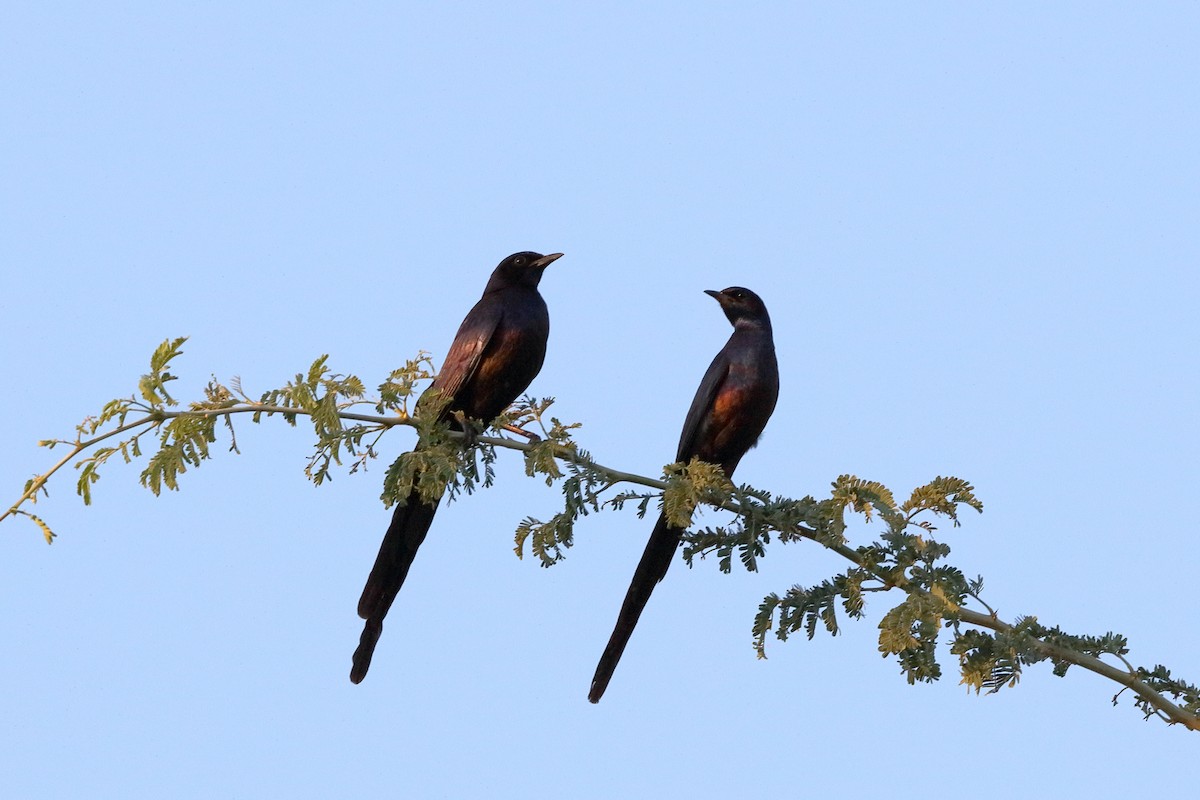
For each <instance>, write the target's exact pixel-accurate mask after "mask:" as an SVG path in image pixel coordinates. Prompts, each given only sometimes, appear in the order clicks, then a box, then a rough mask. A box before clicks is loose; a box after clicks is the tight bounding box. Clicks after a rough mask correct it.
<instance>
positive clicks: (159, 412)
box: [0, 401, 1200, 731]
mask: <svg viewBox="0 0 1200 800" xmlns="http://www.w3.org/2000/svg"><path fill="white" fill-rule="evenodd" d="M251 413H257V414H282V415H293V416H295V415H304V416H312V412H311V411H309V410H306V409H302V408H295V407H288V406H279V405H270V404H264V403H256V402H253V401H247V402H242V403H238V404H237V405H233V406H228V407H225V408H215V409H204V408H199V409H190V410H186V411H167V410H165V409H162V408H157V407H155V408H151V409H149V410H148V412H147V413H146V414H145V415H144V416H142V417H140V418H139V419H136V420H134V421H133V422H127V423H124V424H122V425H120V426H118V427H116V428H114V429H113V430H111V431H108V432H106V433H103V434H100V435H98V436H94V437H91V438H87V439H84V438H81V437H80V438H76V440H75V441H74V442H66V441H61V442H55V443H63V444H67V443H69V444H71V445H72V447H71V451H70V452H69V453H67V455H66V456H64V457H63V458H62V459H60V460H59V461H58V462H57V463H56V464H54V466H52V467H51V468H50V469H49V470H48V471H47V472H46V473H45V474H43V475H38V476H35V477H34V479H33V480H32V481H31V482H30V484H29V486H28V487H27V488H26V490H25V492H24V493H22V495H21V496H20V497H19V498H18V499H17V501H16V502H15V503H14V504H13V505H12V507H10V508H9V509H8V510H7V511H5V512H4V513H3V514H0V520H3V519H5V518H6V517H8V516H11V515H14V514H25V515H28V516H32V515H31V514H29V513H28V512H26V511H24V510H22V509H21V508H20V507H21V506H22V505H24V504H25V503H26V502H30V501H32V502H36V496H37V494H38V492H40V491H42V490H43V489H44V487H45V485H46V483H47V481H48V480H49V479H50V477H51V476H53V475H54V474H55V473H57V472H58V471H59V470H61V469H62V468H63V467H64V466H66V465H67V464H68V463H69V462H70V461H71V459H73V458H75V457H76V456H78V455H80V454H81V453H83V452H85V451H86V450H88V449H90V448H92V447H94V446H96V445H97V444H100V443H101V442H104V441H106V440H108V439H111V438H112V437H114V436H119V435H121V434H123V433H127V432H129V431H132V430H136V429H138V428H142V427H145V428H146V429H147V430H153V429H155V428H157V427H159V426H161V425H162V424H163V423H164V422H165V421H167V420H170V419H174V418H179V417H194V418H195V417H199V418H214V417H231V416H232V415H234V414H251ZM337 416H338V417H339V418H340V419H344V420H349V421H353V422H357V423H365V424H368V425H374V426H378V427H379V428H380V429H389V428H393V427H395V426H398V425H408V426H410V427H415V426H416V422H415V421H414V420H413V418H412V417H410V416H408V415H402V416H380V415H374V414H360V413H357V412H352V411H347V410H345V408H342V409H339V410H338V411H337ZM446 436H447V437H449V438H452V439H465V438H466V434H464V433H463V432H461V431H447V432H446ZM473 441H475V442H477V443H480V444H484V445H488V446H491V447H502V448H506V449H509V450H517V451H520V452H522V453H528V452H529V451H531V450H533V449H534V448H535V447H539V446H544V443H542V442H541V441H539V440H536V439H531V440H530V441H516V440H514V439H508V438H504V437H500V436H475V437H473ZM551 452H552V455H553V456H554V458H555V459H557V460H559V461H561V462H563V463H566V464H572V465H575V466H577V467H580V468H584V469H587V470H590V471H593V472H596V473H600V474H603V475H604V476H606V478H607V480H608V482H607V484H606V486H605V487H604V488H606V489H607V488H609V487H611V486H612V485H614V484H617V483H628V484H635V485H638V486H644V487H647V488H650V489H655V490H659V491H662V490H665V489H666V488H667V485H668V484H667V482H666V481H664V480H661V479H657V478H651V477H647V476H645V475H640V474H637V473H633V472H626V471H623V470H618V469H614V468H612V467H608V466H605V465H603V464H600V463H599V462H597V461H594V460H592V459H590V458H588V457H585V456H584V455H582V454H581V453H580V451H579V450H578V449H576V448H575V447H574V446H568V445H563V444H559V443H557V442H555V443H553V444H552V445H551ZM718 505H719V507H720V508H723V509H726V510H729V511H731V512H734V513H736V514H740V515H743V516H744V515H745V514H746V513H747V509H746V507H744V506H743V504H742V503H741V502H738V501H737V500H735V499H733V498H732V497H731V498H729V499H727V500H725V501H724V502H721V503H719V504H718ZM784 533H789V534H793V535H797V536H799V537H803V538H805V539H809V540H811V541H814V542H816V543H817V544H819V545H821V546H822V547H825V548H827V549H829V550H832V551H833V552H835V553H837V554H838V555H840V556H842V557H843V558H845V559H846V560H847V561H850V562H851V563H853V564H855V565H856V566H858V567H859V568H861V569H864V570H866V571H867V572H868V573H869V574H871V575H872V576H873V577H874V578H876V579H877V580H879V581H881V582H882V584H883V586H882V587H880V588H881V589H882V590H889V589H892V588H897V589H900V590H902V591H904V592H906V593H908V594H910V595H914V596H918V597H921V598H923V599H937V600H938V601H939V602H942V603H943V604H945V605H946V614H945V616H946V617H947V618H950V619H954V620H958V621H961V622H964V623H966V624H968V625H972V626H975V627H977V628H986V629H989V630H992V631H996V632H1000V633H1006V634H1013V633H1016V632H1017V629H1016V628H1015V626H1013V625H1012V624H1011V623H1008V622H1005V621H1004V620H1001V619H1000V618H999V617H998V615H996V614H995V613H994V612H993V613H989V614H983V613H980V612H978V611H972V610H970V609H966V608H962V607H956V606H953V605H952V604H946V601H945V600H944V598H935V596H934V595H933V594H931V593H930V592H927V591H926V590H924V589H922V588H920V587H918V586H915V585H913V584H912V583H911V582H910V581H909V580H908V579H907V578H906V577H905V576H904V575H903V574H901V573H898V572H897V571H882V570H879V569H876V568H874V567H873V566H872V565H870V564H868V563H866V562H865V561H864V559H863V558H862V557H861V556H860V555H859V553H858V552H856V551H855V550H853V549H852V548H850V547H848V546H846V545H844V544H839V543H836V542H830V541H828V540H827V539H822V538H820V537H818V536H817V533H816V531H814V530H812V529H810V528H807V527H805V526H802V525H797V526H795V527H794V528H793V529H792V530H790V531H785V532H784ZM977 599H978V598H977ZM980 602H982V601H980ZM985 605H986V604H985ZM989 611H990V608H989ZM1028 638H1029V642H1030V646H1031V647H1032V648H1033V649H1034V650H1036V651H1038V652H1039V653H1041V654H1042V655H1044V656H1045V657H1047V658H1049V659H1052V660H1054V661H1060V662H1066V663H1069V664H1073V665H1076V666H1079V667H1082V668H1083V669H1086V670H1089V671H1091V672H1094V673H1096V674H1097V675H1101V676H1103V677H1105V678H1108V679H1109V680H1111V681H1114V682H1115V683H1118V684H1120V685H1121V686H1123V687H1126V688H1128V689H1130V690H1132V691H1133V692H1134V693H1135V694H1137V695H1138V696H1139V697H1140V698H1142V699H1143V700H1145V701H1146V702H1147V703H1149V704H1150V705H1151V706H1153V707H1154V708H1155V709H1156V710H1157V712H1158V715H1159V716H1161V717H1163V718H1164V719H1166V721H1168V722H1169V723H1171V724H1181V725H1183V726H1184V727H1186V728H1188V729H1190V730H1194V731H1200V716H1198V715H1196V714H1194V713H1192V712H1190V711H1188V710H1187V709H1184V708H1181V707H1180V706H1178V705H1176V704H1175V703H1173V702H1171V701H1170V700H1168V699H1167V698H1166V697H1164V696H1163V695H1162V694H1160V693H1159V692H1157V691H1155V690H1154V689H1153V688H1152V687H1150V686H1149V685H1147V684H1146V683H1145V682H1144V681H1143V680H1141V679H1140V678H1139V677H1138V674H1137V672H1136V671H1135V670H1134V669H1133V668H1132V667H1130V666H1129V662H1127V661H1125V659H1124V658H1123V657H1122V661H1124V662H1125V664H1126V666H1127V669H1124V670H1122V669H1119V668H1117V667H1114V666H1112V665H1110V664H1107V663H1105V662H1104V661H1101V660H1100V659H1098V658H1095V657H1094V656H1091V655H1088V654H1087V653H1081V652H1078V651H1076V650H1073V649H1071V648H1068V647H1064V646H1062V645H1059V644H1056V643H1054V642H1048V641H1044V640H1042V639H1040V638H1038V637H1036V636H1029V637H1028Z"/></svg>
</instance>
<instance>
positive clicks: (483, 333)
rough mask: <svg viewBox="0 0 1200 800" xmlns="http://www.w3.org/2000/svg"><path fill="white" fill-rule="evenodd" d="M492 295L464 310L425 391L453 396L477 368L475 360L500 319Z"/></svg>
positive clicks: (502, 316)
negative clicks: (465, 314)
mask: <svg viewBox="0 0 1200 800" xmlns="http://www.w3.org/2000/svg"><path fill="white" fill-rule="evenodd" d="M495 299H496V298H492V297H485V298H483V299H482V300H480V301H479V302H478V303H476V304H475V307H474V308H472V309H471V311H470V313H469V314H467V317H466V319H464V320H463V321H462V325H460V326H459V327H458V333H456V334H455V335H454V343H453V344H451V345H450V352H448V353H446V360H445V361H443V362H442V369H441V371H440V372H439V373H438V376H437V378H435V379H434V381H433V383H432V384H430V386H429V389H428V391H433V390H434V389H437V390H439V391H440V393H441V396H442V397H447V398H450V399H451V400H453V399H454V398H455V397H457V396H458V394H459V392H461V391H462V388H463V387H464V386H466V385H467V384H468V383H469V382H470V380H471V378H472V377H473V376H474V375H475V373H476V372H477V371H478V370H479V362H480V361H481V360H482V358H483V354H484V352H485V351H486V350H487V348H488V343H490V342H491V340H492V337H493V336H494V335H495V333H496V330H497V329H498V328H499V327H500V323H501V322H503V320H504V309H503V308H502V305H501V304H500V303H498V302H495ZM489 301H491V302H489Z"/></svg>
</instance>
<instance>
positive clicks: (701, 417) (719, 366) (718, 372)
mask: <svg viewBox="0 0 1200 800" xmlns="http://www.w3.org/2000/svg"><path fill="white" fill-rule="evenodd" d="M728 377H729V357H728V356H727V355H726V354H725V350H724V348H722V349H721V352H719V353H717V356H716V358H714V359H713V360H712V363H711V364H709V365H708V371H707V372H705V373H704V379H703V380H702V381H700V388H698V389H696V396H695V397H693V398H692V407H691V408H689V409H688V413H687V419H685V420H684V421H683V433H682V434H680V436H679V450H678V451H677V452H676V453H675V460H676V461H684V460H687V459H690V458H691V457H692V456H693V455H695V453H696V444H697V442H698V441H699V438H700V430H701V428H703V427H704V423H705V421H707V419H708V418H709V417H710V416H711V414H712V411H713V406H714V405H715V403H716V400H717V395H718V394H719V393H720V391H721V386H722V385H723V384H724V383H725V380H726V378H728Z"/></svg>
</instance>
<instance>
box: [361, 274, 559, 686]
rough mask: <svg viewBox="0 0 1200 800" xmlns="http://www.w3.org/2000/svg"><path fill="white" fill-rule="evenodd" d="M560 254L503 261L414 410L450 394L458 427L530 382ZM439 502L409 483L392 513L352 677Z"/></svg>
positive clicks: (448, 412)
mask: <svg viewBox="0 0 1200 800" xmlns="http://www.w3.org/2000/svg"><path fill="white" fill-rule="evenodd" d="M560 256H562V253H553V254H551V255H548V256H544V255H541V254H540V253H531V252H523V253H513V254H512V255H511V256H509V257H508V258H506V259H504V260H503V261H501V262H500V264H499V266H497V267H496V269H495V270H494V271H493V272H492V276H491V278H489V279H488V282H487V287H486V288H485V289H484V290H483V297H481V298H480V299H479V302H478V303H476V304H475V306H474V308H472V309H471V311H470V312H469V313H468V314H467V316H466V319H464V320H463V321H462V325H460V326H459V328H458V333H457V334H455V336H454V343H453V344H451V345H450V352H448V353H447V354H446V361H445V363H443V364H442V370H441V372H439V373H438V375H437V377H436V378H435V379H434V380H433V383H432V384H430V386H429V388H428V389H426V390H425V392H424V393H422V395H421V397H420V399H418V400H417V411H418V413H419V412H420V409H421V404H422V402H423V401H426V398H429V397H432V396H435V395H433V393H434V392H437V393H438V394H437V395H436V396H437V397H438V398H439V399H443V398H448V402H447V403H446V405H445V407H444V408H443V410H442V412H441V416H442V418H443V419H446V420H449V421H450V423H451V426H452V427H455V428H460V427H461V426H459V424H458V423H457V421H456V418H455V416H454V415H455V412H462V414H463V415H464V416H466V417H467V418H469V419H472V420H478V421H480V422H482V423H484V424H487V423H490V422H491V421H492V420H493V419H495V418H496V417H497V416H498V415H499V414H500V412H501V411H503V410H504V409H506V408H508V406H509V405H511V404H512V402H513V401H514V400H516V399H517V397H518V396H520V394H521V393H522V392H524V391H525V389H527V388H528V387H529V384H530V383H531V382H532V381H533V379H534V377H536V376H537V374H538V371H539V370H541V368H542V361H543V360H544V359H545V357H546V340H547V338H548V337H549V335H550V315H549V314H548V313H547V311H546V301H545V300H543V299H542V296H541V295H540V294H539V293H538V282H539V281H540V280H541V279H542V271H543V270H545V269H546V267H547V266H549V265H550V264H551V263H552V262H554V261H555V260H556V259H558V258H559V257H560ZM420 446H421V445H420V443H418V444H417V447H418V448H419V447H420ZM437 508H438V502H437V501H435V502H433V503H427V502H424V501H422V500H421V498H420V495H419V494H418V493H417V491H416V490H415V489H414V490H413V492H412V493H411V494H409V496H408V498H407V499H406V500H405V501H404V503H402V504H400V505H398V506H397V507H396V511H395V513H393V514H392V524H391V525H390V526H389V527H388V529H387V533H385V534H384V536H383V543H382V544H381V545H380V546H379V555H378V556H376V558H375V566H374V567H372V568H371V574H370V576H368V577H367V585H366V586H365V587H363V591H362V597H360V598H359V600H358V615H359V616H360V617H362V618H363V619H365V620H366V624H365V625H363V632H362V637H361V638H360V640H359V644H358V649H357V650H355V651H354V665H353V667H352V668H351V670H350V680H351V681H353V682H354V683H359V682H360V681H362V679H363V678H364V677H366V674H367V670H368V669H369V668H370V666H371V655H372V654H373V653H374V652H375V644H376V643H377V642H378V641H379V635H380V634H381V633H382V632H383V618H384V617H386V616H387V613H388V609H390V608H391V607H392V601H393V600H395V599H396V594H397V593H398V592H399V591H400V587H401V586H402V585H403V584H404V579H405V577H406V576H407V575H408V568H409V567H410V566H412V562H413V559H414V558H415V557H416V555H417V548H419V547H420V546H421V542H423V541H425V534H426V533H428V531H429V526H430V524H431V523H432V522H433V516H434V514H436V513H437Z"/></svg>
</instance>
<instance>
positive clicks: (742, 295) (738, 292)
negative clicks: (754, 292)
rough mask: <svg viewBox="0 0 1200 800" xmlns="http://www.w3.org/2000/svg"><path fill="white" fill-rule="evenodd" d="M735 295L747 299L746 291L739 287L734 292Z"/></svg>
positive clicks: (740, 298) (739, 298)
mask: <svg viewBox="0 0 1200 800" xmlns="http://www.w3.org/2000/svg"><path fill="white" fill-rule="evenodd" d="M733 296H734V297H735V298H737V299H738V300H745V299H746V293H745V292H743V291H742V290H741V289H738V290H737V291H736V292H734V293H733Z"/></svg>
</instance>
